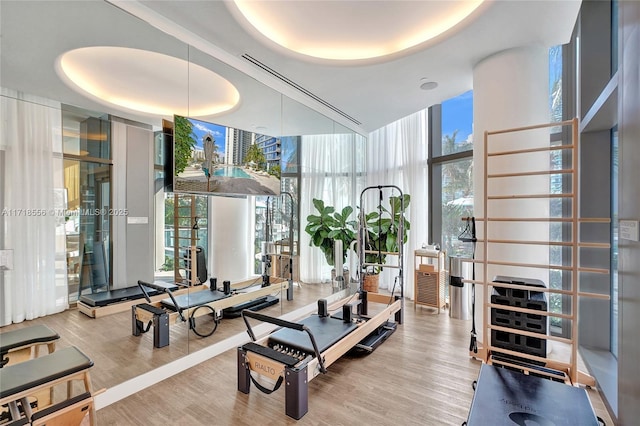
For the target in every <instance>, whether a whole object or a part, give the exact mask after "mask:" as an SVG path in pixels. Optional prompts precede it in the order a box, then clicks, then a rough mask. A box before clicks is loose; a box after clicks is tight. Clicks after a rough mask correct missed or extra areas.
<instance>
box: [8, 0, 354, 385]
mask: <svg viewBox="0 0 640 426" xmlns="http://www.w3.org/2000/svg"><path fill="white" fill-rule="evenodd" d="M1 7H2V14H1V19H2V29H3V30H2V31H3V32H2V75H3V80H2V86H3V88H7V89H11V90H12V91H15V93H26V94H29V95H35V96H38V97H42V98H43V99H51V100H53V101H55V102H59V103H60V104H62V106H60V107H59V108H60V114H61V117H62V120H61V122H62V125H61V126H60V127H59V128H57V129H55V132H57V134H58V135H59V138H60V139H61V141H60V143H61V145H62V146H63V150H62V154H61V155H58V156H57V157H55V158H54V159H53V160H52V161H57V162H59V163H60V165H61V169H62V170H63V172H62V173H63V175H64V182H65V183H64V184H62V183H60V185H59V187H58V188H56V189H58V190H59V191H60V192H61V193H62V192H64V193H65V194H66V195H65V197H66V198H65V203H66V204H65V207H64V208H65V209H66V210H68V211H72V210H73V211H77V212H78V215H77V216H73V217H72V215H69V217H68V218H66V217H65V219H66V225H65V226H64V229H65V231H64V232H65V238H64V241H63V244H64V245H65V246H66V252H67V259H66V263H65V262H63V266H62V267H61V268H59V269H60V270H61V271H63V272H65V271H66V282H65V283H64V286H65V287H66V294H67V300H68V301H69V302H70V307H71V309H69V310H65V311H64V312H62V313H59V314H55V315H49V316H44V317H41V318H38V319H35V320H34V321H33V322H36V323H43V324H47V325H48V326H49V327H50V328H52V329H55V330H56V331H57V332H58V333H59V334H60V336H61V341H60V344H59V346H60V347H64V346H68V345H75V346H77V347H78V348H80V349H81V350H82V351H84V352H86V353H87V354H88V355H89V356H90V357H91V358H92V359H93V361H94V363H95V367H94V372H93V373H92V377H93V381H94V387H95V388H97V389H99V388H102V387H112V386H114V385H116V384H118V383H121V382H124V381H126V380H128V379H131V378H133V377H135V376H138V375H140V374H142V373H145V372H148V371H150V370H152V369H154V368H157V367H159V366H161V365H164V364H165V363H167V362H170V361H173V360H176V359H178V358H180V357H183V356H185V355H187V354H189V353H193V352H194V351H196V350H199V349H202V348H205V347H207V346H209V345H212V344H214V343H216V342H219V341H221V340H222V339H224V338H226V337H230V336H233V335H235V334H237V333H243V332H244V331H245V328H244V324H243V323H242V321H241V320H239V319H237V318H236V319H234V318H231V317H229V318H223V319H222V320H221V321H220V322H219V324H218V325H217V329H216V331H215V332H214V333H213V334H212V335H211V336H209V337H205V338H203V337H199V336H197V335H196V334H194V333H193V331H191V330H190V329H189V319H188V318H187V319H186V321H182V320H181V319H180V318H177V319H175V325H171V326H170V334H169V341H170V344H169V345H167V346H165V347H163V348H154V345H153V340H154V336H153V330H151V331H150V332H147V333H142V334H141V335H139V336H136V335H134V334H135V333H133V330H132V312H131V309H126V310H123V311H121V312H112V313H111V312H110V313H109V314H105V315H102V314H100V315H96V317H95V318H91V317H90V316H88V315H85V314H83V313H80V312H79V311H78V310H77V309H74V308H73V307H74V303H75V301H76V300H78V299H79V298H80V297H81V296H82V295H83V294H92V293H94V292H101V291H105V290H107V289H111V290H114V289H115V290H118V289H126V288H128V287H133V286H136V282H137V280H138V279H142V280H145V281H151V282H152V281H154V280H159V281H169V282H170V281H172V279H173V280H175V275H173V271H172V270H171V268H170V267H169V268H165V269H166V270H165V272H167V271H168V272H169V274H162V273H161V271H160V270H161V269H162V268H161V267H162V266H163V265H164V266H165V267H166V266H167V265H166V263H167V258H169V257H170V256H169V255H168V250H167V249H169V248H171V244H172V243H173V244H174V246H175V236H176V235H175V233H174V235H173V237H174V238H173V242H172V238H171V236H169V237H167V230H168V229H170V226H171V225H173V224H174V223H175V222H174V221H175V215H176V213H175V212H177V211H178V210H177V209H174V212H173V215H174V217H173V218H171V217H170V213H171V212H170V210H171V208H170V207H167V205H168V200H172V199H173V200H175V199H174V198H173V194H171V193H170V192H168V188H167V186H166V185H165V184H164V182H163V180H164V177H165V175H164V172H165V171H164V170H162V167H161V163H162V162H161V161H160V160H158V158H161V156H159V155H158V150H157V149H156V147H157V146H158V144H160V143H161V142H158V139H157V138H158V134H159V133H161V132H162V127H163V123H162V120H165V121H172V120H173V119H174V116H173V114H178V115H184V116H187V117H191V116H197V118H198V119H201V120H204V121H208V122H212V123H216V124H219V125H222V126H228V127H233V128H237V129H243V130H246V131H248V132H256V133H261V134H268V135H273V136H276V137H277V138H280V139H281V140H283V139H284V138H288V139H292V140H300V139H301V138H302V137H307V138H308V137H311V136H322V137H331V136H332V135H339V136H340V137H341V138H342V139H343V140H345V141H347V142H345V143H346V144H347V143H349V144H350V143H355V142H353V141H355V140H356V135H355V134H354V132H352V131H351V130H349V129H347V128H345V127H344V126H341V125H339V124H337V123H335V122H334V121H333V120H331V119H329V118H327V117H326V116H324V115H322V114H320V113H318V112H316V111H314V110H313V109H311V108H309V107H307V106H305V105H303V104H301V103H299V102H297V101H295V100H292V99H290V98H288V97H286V96H284V95H282V94H281V93H279V92H278V91H276V90H274V89H272V88H270V87H267V86H266V85H265V84H263V83H261V82H259V81H257V80H256V79H254V78H252V77H250V76H248V75H246V74H245V73H242V72H240V71H238V70H237V69H235V68H233V67H231V66H229V65H227V64H225V63H223V62H221V61H219V60H217V59H214V58H213V57H212V56H210V55H209V54H207V53H205V52H203V51H201V50H200V49H196V48H194V47H193V46H190V45H189V44H188V43H185V42H183V41H180V40H177V39H176V38H174V37H172V36H170V35H168V34H166V33H165V32H163V31H160V30H158V29H156V28H154V27H152V26H151V25H149V24H147V23H146V22H144V21H142V20H140V19H138V18H136V17H134V16H132V15H131V14H129V13H127V12H125V11H123V10H121V9H119V8H118V7H116V6H114V5H112V4H110V3H107V2H68V1H48V2H37V4H36V3H34V2H2V5H1ZM34 43H35V44H37V45H38V46H40V47H41V49H34V48H33V45H34ZM88 46H109V47H118V48H121V49H137V50H136V52H138V53H139V54H140V55H143V54H144V52H154V53H157V54H161V55H165V56H168V57H171V58H174V59H180V60H182V61H183V62H181V64H182V65H179V66H177V67H175V68H172V73H171V74H170V76H169V78H168V80H167V81H166V86H164V87H163V86H162V85H160V86H157V87H156V89H155V91H156V93H155V95H158V96H157V98H168V97H169V96H170V100H171V103H172V109H171V111H170V112H169V113H166V114H148V113H141V112H139V111H134V110H133V109H132V108H128V107H123V106H117V105H115V104H114V103H112V102H110V101H105V100H104V99H98V97H97V96H96V95H91V94H87V93H84V92H82V90H78V89H77V87H74V86H73V85H69V84H67V83H65V82H63V78H62V77H61V75H60V74H58V73H57V72H56V67H58V68H59V67H60V64H61V62H60V57H61V55H62V54H63V53H65V52H68V51H71V50H76V49H81V48H84V47H88ZM38 55H39V56H38ZM29 64H42V66H39V67H38V68H35V69H34V68H33V67H31V68H29V66H30V65H29ZM201 69H205V70H208V71H212V72H214V73H215V74H217V75H218V76H219V77H221V78H222V79H224V80H226V81H227V82H229V83H230V84H231V85H232V86H233V87H235V89H237V92H238V96H239V97H238V101H237V103H236V104H235V105H233V106H232V107H231V108H229V109H228V110H226V111H224V112H219V113H213V114H207V113H205V114H200V113H199V112H200V110H199V109H198V110H196V109H195V107H194V101H195V100H199V101H201V100H202V97H203V93H205V92H207V90H206V89H207V88H206V87H204V86H201V85H196V84H194V81H196V80H197V78H196V74H197V73H198V72H200V71H201ZM139 71H140V70H139V69H137V68H133V67H132V68H130V69H126V68H124V69H123V67H120V68H119V69H118V75H117V76H112V77H113V78H116V79H120V81H123V82H124V81H128V80H131V81H133V82H134V84H138V85H140V86H143V85H144V84H145V82H144V81H140V76H139ZM145 72H148V70H147V71H145ZM175 87H178V88H180V87H182V90H180V89H178V90H177V92H176V89H175ZM165 89H166V92H165ZM11 93H14V92H7V91H3V97H11V96H13V95H11ZM176 93H177V94H176ZM165 95H166V96H165ZM16 97H19V96H17V95H16ZM155 98H156V97H155V96H154V99H155ZM18 102H23V101H20V100H18ZM89 111H91V112H89ZM3 116H4V111H3ZM96 135H97V136H96ZM105 135H106V136H105ZM103 136H105V138H103ZM357 139H358V140H359V141H360V142H362V140H363V138H362V137H361V136H359V135H358V138H357ZM349 141H351V142H349ZM0 149H4V148H0ZM280 149H283V148H282V145H280ZM356 149H357V150H363V149H364V144H363V143H360V144H359V145H358V147H357V148H356V147H355V146H349V147H348V148H347V147H346V146H345V150H348V151H349V152H350V154H349V155H354V151H355V150H356ZM298 155H305V154H304V151H301V152H299V153H298ZM5 161H6V160H5ZM353 172H354V171H353V170H344V171H342V172H341V174H343V175H344V176H348V175H349V174H353ZM358 172H359V173H360V172H362V170H358ZM349 179H350V180H349V182H353V181H354V180H353V178H349ZM300 180H301V171H300V169H299V168H298V169H296V168H295V167H293V168H291V169H289V170H287V171H286V172H285V173H283V180H282V181H283V183H282V190H283V191H285V192H287V193H288V194H290V196H288V195H287V196H283V195H281V196H279V197H276V196H274V197H272V199H270V200H265V199H261V198H259V197H254V196H243V197H209V198H207V199H206V201H205V202H204V203H201V204H202V205H199V207H197V208H196V210H195V213H192V212H189V213H188V216H189V219H188V221H187V222H188V225H190V226H191V228H192V230H193V229H194V228H195V227H197V228H199V229H200V230H198V231H197V232H195V234H194V235H195V240H194V241H195V242H196V245H198V246H202V247H203V248H204V250H205V252H206V253H205V255H206V259H207V264H208V265H209V270H208V274H207V278H210V277H216V278H217V285H218V287H222V283H223V281H226V280H229V281H232V282H238V281H246V282H247V283H248V284H251V283H252V282H255V283H260V281H261V277H260V273H261V272H262V270H261V265H260V264H261V263H262V261H263V260H262V258H261V255H262V253H259V252H258V250H259V248H260V249H261V247H262V243H263V242H269V243H273V244H274V246H277V245H279V246H280V249H281V250H284V251H283V252H282V253H284V254H294V255H296V256H297V255H298V254H299V253H300V232H301V231H300V230H301V229H304V226H305V219H303V218H300V203H301V199H302V198H308V197H312V198H313V197H314V196H315V197H321V196H322V194H306V193H305V194H301V193H300V192H301V182H300ZM345 182H347V181H345ZM345 185H347V187H348V188H349V190H350V191H351V192H353V194H356V193H357V190H356V188H355V187H352V184H351V183H348V182H347V183H345ZM5 192H6V191H2V192H0V194H4V193H5ZM355 198H356V197H355V196H354V199H355ZM91 203H93V204H91ZM90 204H91V206H93V208H89V207H90ZM5 205H6V203H5ZM268 208H269V209H271V210H270V215H269V216H267V215H266V214H265V212H266V211H267V209H268ZM96 211H97V212H105V213H104V214H98V215H96V214H93V213H91V212H96ZM119 211H122V212H125V211H126V214H124V213H123V214H115V213H114V214H111V213H110V212H119ZM203 212H206V213H203ZM85 213H86V214H85ZM177 214H178V216H180V215H181V214H182V213H177ZM204 215H206V217H204ZM201 216H203V217H201ZM195 218H197V220H196V221H195V222H194V219H195ZM265 219H268V220H269V221H270V222H269V223H270V226H271V231H270V233H269V234H267V233H264V234H263V237H262V239H261V240H258V239H257V238H255V236H256V235H257V234H259V232H260V231H261V230H260V226H264V220H265ZM261 220H262V221H263V225H260V221H261ZM275 227H277V229H275ZM291 228H293V229H291ZM205 231H206V232H205ZM180 235H181V234H180V233H179V232H178V236H180ZM189 237H190V238H191V233H190V234H189ZM290 239H293V242H291V241H290ZM3 243H4V242H3ZM291 243H292V244H291ZM189 244H191V242H190V243H189ZM290 247H293V248H290ZM173 249H174V250H175V247H174V248H173ZM83 258H84V259H85V263H83ZM97 260H100V261H101V270H100V271H97V270H96V269H95V268H94V266H95V265H96V262H97ZM297 261H298V262H300V261H301V259H300V258H299V257H298V259H297ZM86 262H90V263H91V265H90V266H91V267H90V268H89V269H85V270H84V273H83V267H84V266H86ZM278 267H280V268H281V267H282V266H278V265H276V264H272V265H270V268H272V269H277V268H278ZM299 267H300V265H299V264H298V265H297V268H299ZM97 272H100V273H99V274H98V273H97ZM16 273H18V272H16ZM185 273H186V272H185V271H183V275H184V274H185ZM62 276H64V273H63V275H62ZM183 278H184V277H183ZM205 284H208V283H205ZM248 284H247V286H241V287H239V288H238V291H239V292H244V291H248V288H245V287H248ZM203 288H204V286H203V285H200V286H197V285H194V286H186V287H182V286H179V291H180V292H182V293H183V294H184V295H186V297H187V298H189V297H195V296H197V293H198V292H201V291H203ZM332 291H333V287H332V286H331V285H330V284H323V285H319V284H318V285H316V284H311V283H306V284H296V285H295V286H294V291H293V300H287V294H286V292H285V291H283V290H281V291H277V290H276V291H274V293H273V294H272V295H271V296H273V297H276V298H278V299H279V302H278V303H277V304H275V305H272V306H270V307H268V308H266V309H265V310H264V312H265V313H267V314H270V315H276V316H279V315H282V314H284V313H287V312H290V311H292V310H294V309H297V308H299V307H301V306H304V305H307V304H311V303H315V301H316V300H317V299H318V298H321V297H324V296H327V295H329V294H330V293H331V292H332ZM174 317H175V316H174ZM172 321H173V319H172ZM197 321H198V326H199V327H200V326H202V327H205V328H206V327H210V326H211V327H213V326H214V325H215V323H214V322H213V318H212V317H211V316H210V315H206V316H202V317H200V318H198V319H197ZM207 321H208V322H209V323H208V325H207V324H206V322H207ZM27 323H28V324H27ZM27 325H31V322H29V321H27V322H26V323H18V324H13V325H8V326H7V327H8V328H11V327H22V326H27ZM146 326H147V324H145V327H146ZM1 331H4V330H1Z"/></svg>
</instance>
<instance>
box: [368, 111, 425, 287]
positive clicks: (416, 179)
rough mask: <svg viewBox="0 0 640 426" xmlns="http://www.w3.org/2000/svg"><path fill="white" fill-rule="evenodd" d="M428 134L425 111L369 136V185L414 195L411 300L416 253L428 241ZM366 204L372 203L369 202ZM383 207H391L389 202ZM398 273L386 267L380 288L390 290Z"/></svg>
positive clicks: (408, 272)
mask: <svg viewBox="0 0 640 426" xmlns="http://www.w3.org/2000/svg"><path fill="white" fill-rule="evenodd" d="M427 134H428V121H427V110H423V111H419V112H417V113H415V114H412V115H410V116H407V117H405V118H403V119H400V120H398V121H396V122H394V123H391V124H389V125H387V126H385V127H383V128H381V129H378V130H376V131H374V132H372V133H370V134H369V139H368V141H367V162H366V166H367V167H366V170H367V173H366V184H367V186H377V185H396V186H398V187H399V188H400V189H401V190H402V192H403V193H405V194H409V195H410V196H411V202H410V203H409V208H408V211H407V220H408V221H409V222H410V231H409V237H408V241H407V244H406V245H405V247H404V271H403V278H404V285H405V296H406V297H409V298H413V280H414V274H413V270H414V266H413V251H414V250H415V249H416V248H419V247H421V246H422V244H423V243H425V242H427V239H428V238H427V237H428V236H427V231H428V216H427V215H428V209H427V189H428V167H427V156H428V150H427V142H428V138H427ZM371 192H374V191H371ZM396 195H397V194H396ZM375 204H376V205H377V200H376V201H375ZM367 205H368V206H369V205H373V204H372V202H370V201H367ZM383 205H384V206H385V207H387V208H388V201H387V200H386V199H385V200H384V202H383ZM397 274H398V271H397V269H393V268H384V270H383V272H382V274H381V276H380V288H389V289H390V288H391V287H392V286H393V282H394V279H395V276H396V275H397Z"/></svg>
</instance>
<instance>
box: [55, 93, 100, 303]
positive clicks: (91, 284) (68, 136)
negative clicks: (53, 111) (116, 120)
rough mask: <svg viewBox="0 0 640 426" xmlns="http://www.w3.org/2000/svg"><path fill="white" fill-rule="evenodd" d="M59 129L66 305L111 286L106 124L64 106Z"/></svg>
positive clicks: (84, 112)
mask: <svg viewBox="0 0 640 426" xmlns="http://www.w3.org/2000/svg"><path fill="white" fill-rule="evenodd" d="M62 125H63V156H64V185H65V192H64V194H62V196H63V198H64V204H65V209H66V213H65V232H66V243H67V275H68V285H69V301H76V300H77V299H78V298H79V296H80V295H81V294H82V293H87V292H88V293H93V292H98V291H106V290H108V289H109V285H110V284H111V282H112V277H111V270H112V266H113V265H112V255H111V248H112V244H111V215H110V214H109V210H110V208H111V173H112V161H111V140H110V123H109V121H108V120H106V119H103V118H100V117H98V116H96V114H92V113H90V112H87V111H81V110H79V109H77V108H74V107H70V106H63V109H62Z"/></svg>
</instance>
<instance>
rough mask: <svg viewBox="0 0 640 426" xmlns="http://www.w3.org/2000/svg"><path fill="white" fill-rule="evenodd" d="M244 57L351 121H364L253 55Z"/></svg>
mask: <svg viewBox="0 0 640 426" xmlns="http://www.w3.org/2000/svg"><path fill="white" fill-rule="evenodd" d="M242 58H243V59H245V60H246V61H249V62H250V63H252V64H253V65H255V66H257V67H259V68H261V69H262V70H264V71H266V72H268V73H269V74H271V75H272V76H274V77H276V78H277V79H279V80H281V81H282V82H284V83H286V84H288V85H289V86H291V87H293V88H294V89H296V90H298V91H299V92H302V93H304V94H305V95H307V96H309V97H310V98H312V99H313V100H315V101H317V102H320V103H321V104H322V105H324V106H326V107H327V108H330V109H331V110H332V111H334V112H336V113H338V114H340V115H341V116H343V117H344V118H346V119H347V120H349V121H351V122H352V123H355V124H357V125H358V126H359V125H361V124H362V122H360V121H358V120H356V119H355V118H353V117H352V116H350V115H349V114H347V113H346V112H344V111H342V110H340V109H339V108H337V107H335V106H333V105H331V104H330V103H329V102H327V101H325V100H324V99H322V98H321V97H319V96H317V95H314V94H313V93H312V92H310V91H309V90H307V89H305V88H304V87H302V86H300V85H299V84H298V83H296V82H295V81H293V80H291V79H289V78H288V77H286V76H284V75H282V74H280V73H279V72H278V71H276V70H274V69H273V68H271V67H269V66H268V65H266V64H264V63H263V62H260V61H259V60H257V59H256V58H254V57H253V56H251V55H249V54H246V53H245V54H243V55H242Z"/></svg>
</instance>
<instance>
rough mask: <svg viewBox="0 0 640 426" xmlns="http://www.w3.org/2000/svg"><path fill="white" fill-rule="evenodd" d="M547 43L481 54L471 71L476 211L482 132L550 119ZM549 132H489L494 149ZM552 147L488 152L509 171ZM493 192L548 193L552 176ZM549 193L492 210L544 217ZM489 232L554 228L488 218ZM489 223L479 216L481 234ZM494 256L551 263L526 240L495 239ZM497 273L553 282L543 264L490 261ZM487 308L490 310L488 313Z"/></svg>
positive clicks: (533, 165) (504, 235)
mask: <svg viewBox="0 0 640 426" xmlns="http://www.w3.org/2000/svg"><path fill="white" fill-rule="evenodd" d="M548 73H549V72H548V49H547V48H546V47H542V46H529V47H522V48H515V49H510V50H506V51H503V52H500V53H497V54H495V55H492V56H490V57H488V58H485V59H484V60H482V61H480V62H479V63H478V64H477V65H476V66H475V68H474V70H473V91H474V94H473V112H474V133H473V140H474V151H473V158H474V214H475V216H476V217H484V198H485V194H484V176H485V170H484V133H485V131H494V130H501V129H509V128H514V127H521V126H529V125H534V124H543V123H548V122H549V121H550V113H549V110H550V108H549V77H548ZM548 135H549V131H548V130H546V129H545V130H542V131H540V130H535V131H527V132H519V133H515V134H514V133H510V134H506V135H496V136H492V137H491V138H490V140H489V141H490V142H489V143H490V145H489V152H495V151H504V150H508V149H523V148H531V147H540V146H548V145H549V136H548ZM549 162H550V159H549V154H548V153H546V152H545V153H542V154H540V153H535V154H519V155H509V156H499V157H492V158H489V162H488V169H489V171H490V173H492V174H494V173H511V172H521V171H533V170H547V169H548V168H549ZM487 188H488V189H487V192H488V194H489V195H510V194H523V193H526V194H544V193H548V192H549V177H548V176H542V177H522V178H500V179H489V181H488V187H487ZM548 214H549V200H548V199H546V198H543V199H528V200H525V201H522V200H518V201H515V200H491V201H489V204H488V213H487V216H488V217H547V216H548ZM488 226H489V229H488V233H489V236H490V238H494V239H515V240H547V238H548V235H549V227H548V224H546V223H542V224H541V223H523V222H490V223H489V224H488ZM483 227H484V223H483V222H478V223H477V228H478V238H479V239H480V238H484V235H483V231H484V229H483ZM488 251H489V253H488V258H489V259H490V260H499V261H508V262H516V263H521V262H524V263H540V264H547V263H548V259H549V250H548V247H547V246H536V247H533V248H532V246H524V245H514V244H491V245H490V246H489V250H488ZM476 253H477V258H478V259H483V258H484V256H485V254H484V250H483V243H482V242H479V243H478V247H477V251H476ZM495 275H507V276H516V277H522V278H534V279H540V280H542V281H543V282H544V283H545V284H547V285H548V283H549V274H548V271H547V270H545V269H533V268H515V267H506V266H490V267H489V268H488V271H487V279H488V280H489V281H491V280H492V279H493V277H494V276H495ZM482 278H483V269H482V267H481V266H476V279H478V280H481V279H482ZM483 300H484V299H483V294H482V288H481V286H476V325H477V331H478V334H479V340H480V341H482V332H483V330H482V324H483V323H482V321H483V311H482V309H481V307H482V302H483ZM484 314H487V315H488V314H489V312H488V311H487V312H484Z"/></svg>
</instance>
